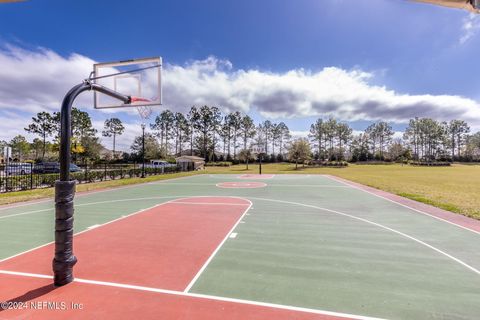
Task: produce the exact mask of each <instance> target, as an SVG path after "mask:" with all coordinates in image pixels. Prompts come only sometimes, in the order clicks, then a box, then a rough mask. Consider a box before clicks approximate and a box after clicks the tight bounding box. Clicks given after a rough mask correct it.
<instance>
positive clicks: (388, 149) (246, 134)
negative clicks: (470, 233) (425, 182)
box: [0, 106, 480, 162]
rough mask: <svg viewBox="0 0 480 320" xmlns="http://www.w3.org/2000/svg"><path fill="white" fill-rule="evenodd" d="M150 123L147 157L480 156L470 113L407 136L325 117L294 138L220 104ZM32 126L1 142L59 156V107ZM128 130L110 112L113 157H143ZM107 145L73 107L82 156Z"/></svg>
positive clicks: (166, 114) (36, 154)
mask: <svg viewBox="0 0 480 320" xmlns="http://www.w3.org/2000/svg"><path fill="white" fill-rule="evenodd" d="M149 128H150V131H151V132H147V133H146V135H145V149H146V152H145V156H146V158H147V159H157V158H173V157H175V156H179V155H196V156H200V157H203V158H205V160H206V161H234V162H236V161H239V160H240V161H246V160H248V159H250V158H252V156H253V149H254V148H255V149H258V148H259V147H261V149H262V151H263V153H264V161H270V162H277V161H278V162H280V161H284V160H290V161H293V158H292V154H295V152H294V151H292V149H295V147H298V146H301V149H302V157H301V158H302V159H300V158H298V157H297V159H296V160H295V161H299V160H301V161H304V160H307V159H312V160H317V161H343V160H346V161H352V162H355V161H370V160H380V161H398V160H410V159H413V160H423V161H436V160H439V161H452V160H454V161H478V160H480V133H479V132H477V133H475V134H471V132H470V127H469V125H468V124H467V123H466V122H465V121H463V120H451V121H449V122H440V121H437V120H434V119H431V118H415V119H411V120H410V121H409V124H408V126H407V127H406V129H405V130H404V132H403V135H402V136H399V135H398V134H397V135H395V132H394V130H393V128H392V126H391V125H390V124H389V123H387V122H385V121H378V122H375V123H372V124H371V125H369V126H368V127H367V128H366V129H365V130H364V131H363V132H356V133H355V132H354V130H353V129H352V128H351V127H350V126H349V124H347V123H345V122H341V121H338V120H336V119H334V118H329V119H321V118H320V119H317V120H316V121H315V122H314V123H312V124H311V125H310V128H309V131H308V136H307V137H305V138H292V135H291V133H290V130H289V128H288V126H287V125H286V124H285V123H284V122H272V121H270V120H265V121H263V122H260V123H257V124H255V122H254V120H253V119H252V118H251V117H250V116H249V115H247V114H242V113H240V112H238V111H235V112H230V113H227V114H223V113H222V112H221V111H220V109H219V108H217V107H211V106H201V107H196V106H194V107H192V108H190V110H189V111H188V112H186V113H181V112H172V111H170V110H164V111H162V112H160V113H159V114H158V115H157V116H156V117H155V118H154V119H153V120H152V122H151V123H150V124H149ZM25 130H26V131H27V132H29V133H32V134H35V135H37V136H38V138H35V139H34V140H33V142H31V143H30V142H28V141H27V140H26V138H25V137H24V136H22V135H17V136H16V137H14V138H13V139H12V140H11V141H9V142H6V141H0V146H2V145H3V146H6V145H9V146H11V147H12V148H13V151H14V157H15V158H17V159H20V160H21V159H24V158H33V159H39V160H44V159H45V158H49V159H50V158H52V157H53V158H55V157H56V154H57V152H58V139H59V130H60V115H59V113H52V114H51V113H48V112H40V113H38V114H37V115H36V116H35V117H33V118H32V121H31V123H30V124H29V125H28V127H26V128H25ZM124 130H125V127H124V125H123V123H122V121H121V120H120V119H118V118H110V119H107V120H105V123H104V130H103V131H102V132H101V135H102V136H104V137H112V142H113V143H112V148H111V149H112V150H113V152H110V158H113V159H115V158H119V159H123V160H139V159H140V158H141V156H142V136H141V135H138V136H137V137H135V139H134V141H133V142H132V144H131V147H130V151H131V152H130V153H129V152H123V153H121V152H116V151H115V149H116V143H117V140H118V138H119V137H120V136H121V135H122V134H123V133H124ZM102 150H105V148H104V147H103V146H102V145H101V142H100V137H98V132H97V130H96V129H95V128H93V126H92V121H91V118H90V116H89V114H88V113H87V112H85V111H81V110H79V109H77V108H73V110H72V155H73V159H74V161H80V160H85V159H93V160H95V159H99V158H100V157H108V153H105V152H104V153H103V155H102V152H101V151H102ZM297 151H298V150H297ZM303 158H305V159H303Z"/></svg>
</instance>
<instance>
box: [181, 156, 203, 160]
mask: <svg viewBox="0 0 480 320" xmlns="http://www.w3.org/2000/svg"><path fill="white" fill-rule="evenodd" d="M175 160H192V161H205V159H203V158H200V157H196V156H181V157H178V158H175Z"/></svg>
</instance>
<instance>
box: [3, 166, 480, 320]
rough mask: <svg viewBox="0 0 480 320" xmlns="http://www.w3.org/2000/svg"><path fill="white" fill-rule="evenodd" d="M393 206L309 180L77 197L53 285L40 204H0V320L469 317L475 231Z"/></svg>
mask: <svg viewBox="0 0 480 320" xmlns="http://www.w3.org/2000/svg"><path fill="white" fill-rule="evenodd" d="M258 183H261V185H262V186H261V187H258ZM222 185H223V186H224V185H228V186H229V187H222ZM397 200H398V199H396V198H395V197H394V196H389V195H388V194H386V193H380V192H377V193H376V192H375V191H373V190H371V189H368V188H364V187H361V186H359V185H356V184H353V183H350V182H348V181H343V180H340V179H338V178H335V177H330V176H322V175H270V176H268V177H267V175H265V176H263V175H262V176H257V175H248V176H245V175H244V176H241V175H207V174H204V175H196V176H191V177H186V178H178V179H172V180H168V181H162V182H154V183H148V184H142V185H135V186H129V187H123V188H118V189H112V190H105V191H99V192H95V193H85V194H78V195H77V197H76V202H75V230H74V231H75V236H74V253H75V255H76V257H77V258H78V263H77V264H76V266H75V267H74V276H75V280H74V282H72V283H70V284H68V285H65V286H61V287H55V286H53V280H52V258H53V251H54V245H53V244H52V241H53V240H54V239H53V236H54V234H53V232H52V230H53V221H54V217H55V215H54V206H53V203H52V201H51V200H48V201H39V202H34V203H27V204H22V205H17V206H15V205H13V206H10V207H2V208H0V220H1V223H0V239H1V241H0V287H1V288H2V290H1V291H0V301H4V302H7V304H4V305H3V309H4V310H1V309H0V319H14V318H18V319H64V318H66V317H68V318H70V319H93V318H95V319H131V318H138V319H158V318H164V319H185V318H188V319H374V318H381V319H413V318H414V319H474V318H476V317H477V316H478V314H480V305H479V304H478V301H480V271H479V270H480V253H479V251H478V241H479V237H480V223H479V222H478V221H473V220H470V219H468V218H464V217H459V216H457V215H454V214H450V213H447V212H443V211H441V210H438V209H432V210H430V211H429V210H428V208H427V206H423V205H418V206H415V203H413V202H411V203H408V202H405V203H399V202H397ZM422 206H423V207H422Z"/></svg>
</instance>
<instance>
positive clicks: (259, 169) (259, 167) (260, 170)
mask: <svg viewBox="0 0 480 320" xmlns="http://www.w3.org/2000/svg"><path fill="white" fill-rule="evenodd" d="M258 160H259V162H260V165H259V166H258V173H259V174H260V175H261V174H262V154H261V153H260V154H259V155H258Z"/></svg>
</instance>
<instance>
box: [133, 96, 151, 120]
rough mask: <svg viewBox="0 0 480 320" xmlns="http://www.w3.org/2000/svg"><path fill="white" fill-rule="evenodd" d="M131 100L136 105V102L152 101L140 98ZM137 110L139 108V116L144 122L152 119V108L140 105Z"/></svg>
mask: <svg viewBox="0 0 480 320" xmlns="http://www.w3.org/2000/svg"><path fill="white" fill-rule="evenodd" d="M131 99H132V102H131V103H132V104H134V103H135V102H150V101H151V100H149V99H145V98H138V97H132V98H131ZM134 106H135V105H134ZM135 108H137V111H138V114H139V115H140V117H141V118H142V120H143V121H145V120H147V119H148V118H150V115H151V114H152V111H153V110H152V108H151V107H150V106H142V105H139V106H135Z"/></svg>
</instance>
